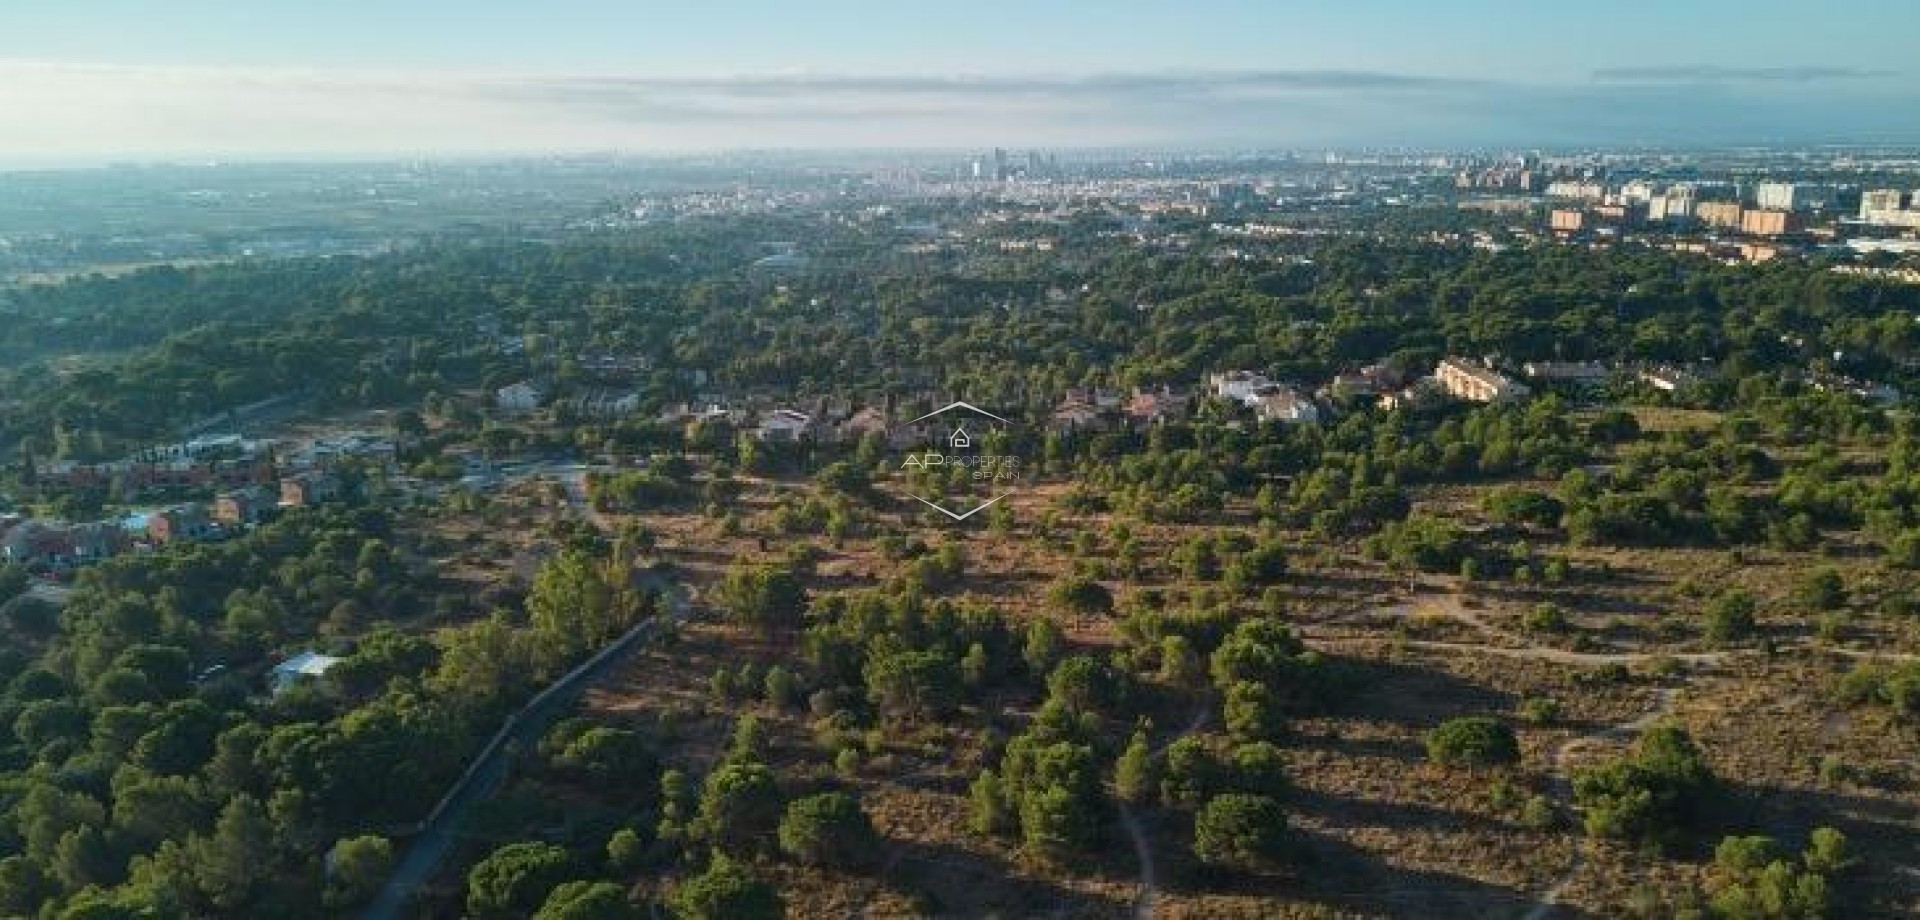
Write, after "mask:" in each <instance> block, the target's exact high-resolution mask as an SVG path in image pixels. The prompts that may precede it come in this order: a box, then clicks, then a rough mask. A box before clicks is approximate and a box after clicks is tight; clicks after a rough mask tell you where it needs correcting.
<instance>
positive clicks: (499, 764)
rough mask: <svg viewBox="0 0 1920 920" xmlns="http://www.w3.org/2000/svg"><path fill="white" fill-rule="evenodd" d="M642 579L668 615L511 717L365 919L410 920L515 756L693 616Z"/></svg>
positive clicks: (682, 596) (682, 602) (682, 601)
mask: <svg viewBox="0 0 1920 920" xmlns="http://www.w3.org/2000/svg"><path fill="white" fill-rule="evenodd" d="M642 579H643V580H642V584H643V585H645V586H646V587H650V588H653V589H655V590H658V591H659V592H660V595H661V597H662V599H663V601H664V603H665V605H666V606H665V609H664V610H663V611H662V612H661V613H660V614H658V615H657V616H655V617H653V618H652V619H649V620H647V621H646V622H643V623H641V624H639V625H638V626H635V627H634V628H633V629H631V630H628V631H627V632H626V633H623V634H622V635H621V636H620V638H618V639H615V640H614V641H613V642H612V643H611V644H609V645H608V646H607V647H606V648H604V649H602V650H600V652H599V653H597V654H595V655H594V656H593V657H592V658H590V659H588V660H587V661H586V663H584V664H582V665H580V666H579V667H577V668H575V669H573V670H572V671H569V672H567V673H566V674H565V675H564V676H562V677H561V678H560V679H558V680H556V681H554V682H553V683H552V684H551V685H549V686H548V687H547V689H545V690H542V691H541V692H540V694H539V695H538V696H536V697H534V698H533V700H532V701H530V702H528V703H527V705H526V706H525V707H523V708H522V709H521V710H520V711H519V712H517V713H515V714H514V715H512V716H510V717H508V719H507V722H506V724H505V725H503V726H502V727H501V728H500V731H499V732H498V733H497V734H495V735H494V736H493V739H492V740H491V741H489V742H487V746H486V747H485V748H482V749H481V751H480V753H479V754H478V755H477V756H476V757H475V758H474V761H473V763H472V764H470V765H469V766H468V767H467V771H466V772H465V773H463V774H462V775H461V777H460V779H459V780H458V781H457V782H456V783H455V784H454V786H453V788H452V789H451V790H449V791H448V792H447V795H446V797H444V798H442V799H441V800H440V803H439V804H438V805H436V806H434V809H433V811H432V813H430V814H429V815H428V817H427V819H426V821H424V822H423V823H422V827H421V830H420V832H419V833H418V834H416V835H415V836H414V838H413V840H412V841H411V842H410V843H409V844H408V846H407V851H406V854H405V855H404V856H402V857H401V859H400V863H399V865H397V866H395V867H394V870H393V875H392V876H391V877H389V878H388V879H387V883H386V885H385V887H383V888H381V889H380V894H379V896H378V897H376V898H374V900H373V903H372V904H370V905H368V907H367V909H366V911H365V912H364V913H363V914H361V917H362V918H363V920H399V918H401V917H403V916H406V914H405V913H404V911H405V910H406V907H407V903H408V900H409V899H410V898H412V897H413V895H414V893H415V892H417V891H420V890H421V889H422V888H423V887H424V886H425V885H426V884H427V883H428V882H429V881H431V880H432V879H433V876H434V874H435V873H436V872H438V871H439V868H440V864H441V863H442V862H445V861H446V858H447V854H448V853H449V852H451V851H452V850H453V848H454V846H455V845H456V844H457V843H458V842H459V837H460V835H459V830H460V826H461V825H462V824H463V823H465V821H466V819H467V816H468V814H469V813H470V812H472V810H473V807H474V806H475V805H478V804H480V803H481V802H483V801H486V799H487V798H488V797H489V796H491V795H492V794H493V793H494V792H495V791H496V790H498V789H499V788H500V784H501V782H502V781H503V780H505V779H506V776H507V769H508V767H509V766H510V761H511V760H512V754H513V752H514V751H516V750H526V749H530V748H532V747H533V746H534V745H535V744H536V743H538V741H539V739H540V736H541V734H543V733H544V732H545V731H546V729H547V725H548V724H549V723H551V722H552V721H553V720H554V718H555V717H556V716H558V715H560V714H561V713H563V712H565V711H566V710H567V709H568V708H569V707H570V706H571V705H572V703H573V702H574V700H576V699H578V697H579V694H580V691H582V690H584V689H586V687H587V686H588V685H590V684H592V683H593V682H594V681H595V680H597V679H599V678H600V677H603V676H605V675H606V674H607V673H608V672H609V671H611V670H612V669H613V667H614V665H616V664H617V663H619V661H620V660H621V659H623V658H625V657H626V656H627V654H628V653H629V652H631V651H633V649H635V648H637V647H639V646H641V645H644V644H646V643H647V642H649V641H651V640H652V639H653V637H654V636H656V635H658V634H659V633H660V632H661V631H662V630H663V629H666V628H669V627H672V626H678V625H680V624H682V623H684V622H686V621H687V619H688V617H690V616H691V615H692V613H691V611H692V606H691V604H689V603H688V601H687V595H686V591H685V590H684V589H683V588H681V587H680V586H679V585H677V584H674V583H672V582H669V581H667V580H666V579H665V578H663V577H661V576H659V575H658V574H655V573H647V574H645V575H643V576H642Z"/></svg>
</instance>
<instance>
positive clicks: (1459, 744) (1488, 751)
mask: <svg viewBox="0 0 1920 920" xmlns="http://www.w3.org/2000/svg"><path fill="white" fill-rule="evenodd" d="M1426 743H1427V759H1428V760H1431V761H1433V762H1434V763H1437V764H1440V765H1442V766H1466V767H1485V766H1492V765H1494V764H1507V763H1515V762H1518V761H1519V760H1520V742H1519V740H1518V739H1516V738H1515V737H1514V735H1513V729H1511V728H1508V727H1507V726H1506V723H1503V722H1501V721H1500V720H1498V719H1495V718H1493V717H1491V716H1463V717H1460V718H1455V719H1448V720H1447V721H1445V722H1442V723H1440V725H1439V726H1438V727H1436V728H1435V729H1433V730H1432V731H1430V732H1427V737H1426Z"/></svg>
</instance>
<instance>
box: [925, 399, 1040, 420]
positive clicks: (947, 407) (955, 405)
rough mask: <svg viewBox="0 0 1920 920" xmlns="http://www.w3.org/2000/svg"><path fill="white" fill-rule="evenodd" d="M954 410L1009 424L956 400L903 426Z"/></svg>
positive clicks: (998, 417) (982, 410)
mask: <svg viewBox="0 0 1920 920" xmlns="http://www.w3.org/2000/svg"><path fill="white" fill-rule="evenodd" d="M954 409H969V410H972V411H974V412H978V413H980V414H981V415H984V416H986V417H987V418H990V419H993V420H994V421H996V422H1007V420H1006V419H1003V418H1001V417H1000V416H997V415H994V414H993V413H991V412H988V411H987V410H985V409H982V408H980V407H979V406H976V405H974V404H972V403H966V402H960V401H958V400H955V401H953V402H951V403H948V404H946V405H944V406H941V407H940V408H938V409H935V410H933V411H932V412H929V413H927V414H926V415H923V416H920V417H919V418H917V419H913V420H912V421H908V422H902V423H901V424H905V425H911V424H913V423H914V422H924V421H926V420H927V419H930V418H933V417H934V416H936V415H939V414H940V413H942V412H951V411H952V410H954ZM1007 424H1009V425H1011V424H1013V423H1012V422H1007Z"/></svg>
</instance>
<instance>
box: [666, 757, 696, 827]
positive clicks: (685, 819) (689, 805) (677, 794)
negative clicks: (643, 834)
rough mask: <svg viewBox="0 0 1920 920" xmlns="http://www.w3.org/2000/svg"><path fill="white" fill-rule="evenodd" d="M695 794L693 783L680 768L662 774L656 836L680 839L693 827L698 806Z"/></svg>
mask: <svg viewBox="0 0 1920 920" xmlns="http://www.w3.org/2000/svg"><path fill="white" fill-rule="evenodd" d="M696 807H697V806H696V804H695V802H694V796H693V784H692V783H690V782H688V780H687V775H686V774H685V773H682V772H680V771H679V770H668V771H666V772H664V773H662V774H660V824H659V828H658V830H657V831H656V836H658V837H659V838H660V839H661V840H667V841H675V842H677V841H679V840H681V839H682V838H684V837H686V836H687V835H688V834H689V833H690V832H691V831H692V830H693V828H692V827H691V826H690V825H691V823H692V822H693V820H694V809H695V808H696Z"/></svg>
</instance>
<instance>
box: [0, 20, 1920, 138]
mask: <svg viewBox="0 0 1920 920" xmlns="http://www.w3.org/2000/svg"><path fill="white" fill-rule="evenodd" d="M5 6H6V7H7V8H6V9H4V10H3V11H0V159H10V160H30V159H50V160H60V159H88V158H93V157H110V156H123V155H218V154H234V155H276V154H280V155H298V154H301V153H315V154H328V155H339V154H350V153H382V152H436V151H443V152H489V151H503V152H527V151H538V150H548V149H552V150H570V149H628V150H675V149H705V148H713V147H733V146H750V147H789V146H793V147H819V146H901V147H910V146H981V145H989V144H997V143H1007V144H1018V145H1024V144H1046V145H1053V146H1104V145H1113V144H1139V145H1165V144H1176V143H1192V144H1230V145H1274V146H1281V145H1321V144H1364V143H1381V144H1415V145H1423V144H1436V145H1458V144H1474V143H1484V144H1493V145H1499V144H1559V143H1589V142H1594V141H1599V140H1607V139H1613V140H1617V141H1620V142H1642V141H1647V142H1676V143H1713V142H1728V143H1731V142H1750V141H1767V140H1787V141H1791V140H1835V141H1839V140H1849V139H1859V140H1920V124H1916V122H1917V121H1920V119H1916V118H1914V117H1913V113H1914V112H1916V111H1920V106H1917V105H1916V103H1917V102H1920V66H1916V62H1920V4H1911V3H1895V2H1875V3H1856V4H1853V5H1849V6H1825V5H1820V4H1811V3H1806V2H1794V3H1785V2H1773V0H1746V2H1737V3H1736V2H1720V0H1667V2H1651V0H1614V2H1609V3H1605V4H1593V3H1589V4H1568V3H1553V2H1541V0H1532V2H1507V0H1480V2H1463V0H1454V2H1444V3H1442V2H1433V0H1427V2H1412V0H1346V2H1340V3H1299V2H1285V0H1266V2H1235V0H1182V2H1169V0H1160V2H1139V0H1104V2H1098V3H1094V2H1084V3H1064V2H1057V0H1029V2H1025V3H1015V2H1002V0H953V2H939V3H932V2H920V0H894V2H891V3H871V2H861V3H855V2H848V0H816V2H787V3H776V2H724V0H715V2H676V3H651V2H633V0H627V2H616V0H541V2H514V3H486V2H473V0H468V2H452V0H386V2H374V0H311V2H276V0H249V2H239V0H171V2H167V3H155V2H152V0H61V2H57V3H55V2H44V3H42V2H25V0H22V2H8V3H6V4H5Z"/></svg>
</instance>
